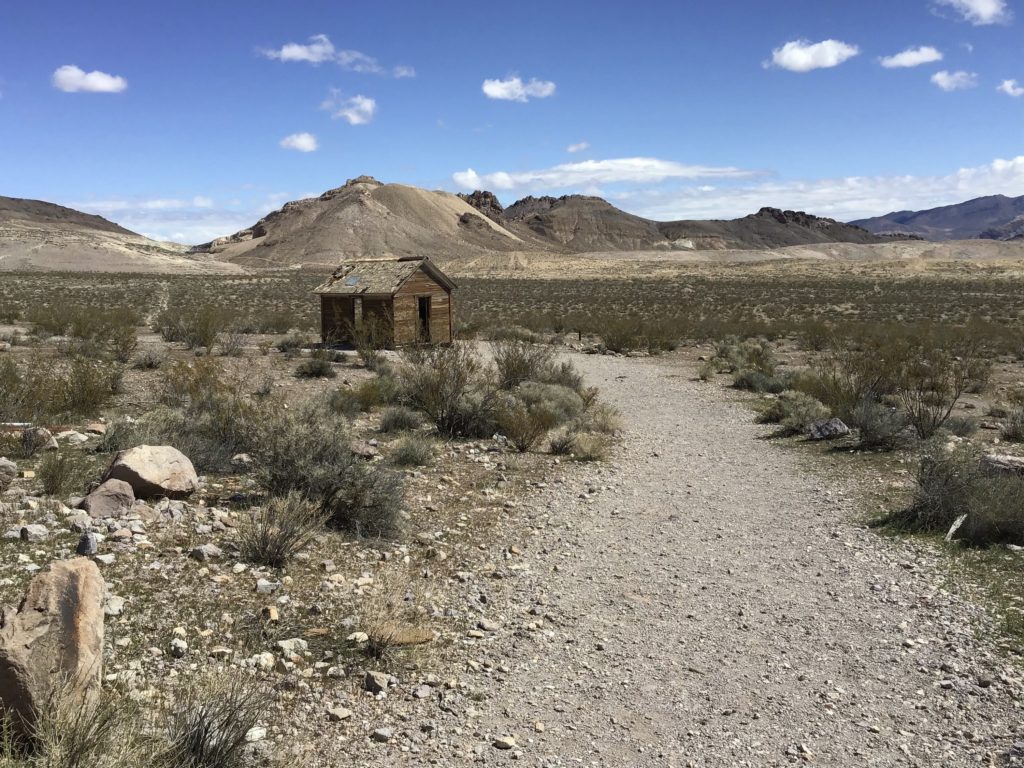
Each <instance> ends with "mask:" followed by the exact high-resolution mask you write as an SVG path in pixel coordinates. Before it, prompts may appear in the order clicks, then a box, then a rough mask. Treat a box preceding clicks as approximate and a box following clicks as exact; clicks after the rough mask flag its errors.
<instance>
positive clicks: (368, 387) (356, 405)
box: [330, 375, 402, 417]
mask: <svg viewBox="0 0 1024 768" xmlns="http://www.w3.org/2000/svg"><path fill="white" fill-rule="evenodd" d="M401 395H402V391H401V388H400V386H399V384H398V382H397V381H396V380H395V379H394V378H392V377H391V376H387V375H377V376H374V377H373V378H372V379H364V380H363V381H361V382H359V383H358V384H357V385H356V386H354V387H352V388H350V389H349V388H346V387H339V388H338V389H336V390H335V391H334V392H333V393H332V394H331V399H330V406H331V409H332V410H334V411H335V412H336V413H343V414H345V415H346V416H350V417H351V416H355V415H356V414H358V413H368V412H369V411H372V410H373V409H374V408H377V407H379V406H381V405H387V404H388V403H394V402H397V401H398V400H399V398H400V397H401Z"/></svg>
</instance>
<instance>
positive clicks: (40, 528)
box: [21, 523, 50, 542]
mask: <svg viewBox="0 0 1024 768" xmlns="http://www.w3.org/2000/svg"><path fill="white" fill-rule="evenodd" d="M49 536H50V530H49V529H48V528H47V527H46V526H45V525H40V524H38V523H34V524H32V525H23V526H22V527H21V540H22V541H29V542H37V541H45V540H46V539H47V538H49Z"/></svg>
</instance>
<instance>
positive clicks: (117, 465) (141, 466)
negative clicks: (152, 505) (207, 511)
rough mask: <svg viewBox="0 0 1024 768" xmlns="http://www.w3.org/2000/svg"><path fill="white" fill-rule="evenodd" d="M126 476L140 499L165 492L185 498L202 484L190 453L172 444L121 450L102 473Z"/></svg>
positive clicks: (172, 497)
mask: <svg viewBox="0 0 1024 768" xmlns="http://www.w3.org/2000/svg"><path fill="white" fill-rule="evenodd" d="M103 479H104V481H106V480H111V479H113V480H124V482H126V483H128V485H130V486H131V487H132V490H133V491H134V492H135V498H137V499H151V498H154V497H157V496H166V497H167V498H169V499H183V498H185V497H187V496H189V495H191V494H192V493H194V492H195V491H196V489H197V488H199V478H198V477H197V476H196V470H195V467H193V466H192V462H191V461H189V460H188V457H187V456H186V455H185V454H183V453H182V452H181V451H179V450H178V449H177V448H172V447H170V446H169V445H140V446H137V447H135V448H129V449H128V450H127V451H121V452H120V453H118V454H117V455H116V456H115V457H114V461H113V463H111V465H110V468H109V469H108V470H107V472H106V474H105V475H104V476H103Z"/></svg>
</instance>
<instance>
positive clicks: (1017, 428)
mask: <svg viewBox="0 0 1024 768" xmlns="http://www.w3.org/2000/svg"><path fill="white" fill-rule="evenodd" d="M1000 435H1001V436H1002V438H1003V440H1007V441H1009V442H1011V443H1024V408H1016V409H1014V410H1013V411H1010V412H1009V413H1008V414H1007V418H1006V423H1005V424H1003V428H1002V429H1001V430H1000Z"/></svg>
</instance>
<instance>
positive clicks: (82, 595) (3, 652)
mask: <svg viewBox="0 0 1024 768" xmlns="http://www.w3.org/2000/svg"><path fill="white" fill-rule="evenodd" d="M102 673H103V577H102V576H100V572H99V569H98V568H97V567H96V564H95V563H94V562H92V561H91V560H87V559H86V558H82V557H79V558H75V559H73V560H59V561H55V562H53V563H51V564H50V566H49V568H48V569H47V570H45V571H42V572H41V573H39V574H38V575H37V576H36V577H35V578H34V579H32V581H31V582H30V583H29V585H28V592H27V593H26V595H25V597H24V599H23V600H22V601H21V605H20V606H19V607H18V608H17V609H14V608H5V609H4V610H3V613H2V617H0V707H2V709H3V712H4V714H5V715H7V716H8V717H10V719H11V726H12V728H13V729H14V730H15V732H16V733H17V734H19V735H20V736H22V737H28V736H30V735H31V730H32V725H33V722H34V720H35V715H36V713H37V712H38V711H39V710H40V708H42V707H45V706H47V703H48V701H49V700H50V699H51V697H52V696H54V695H56V694H58V693H59V694H60V695H61V696H69V697H71V704H72V705H73V706H79V707H86V706H90V705H92V704H94V703H95V702H96V700H97V699H98V697H99V695H100V681H101V678H102Z"/></svg>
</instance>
